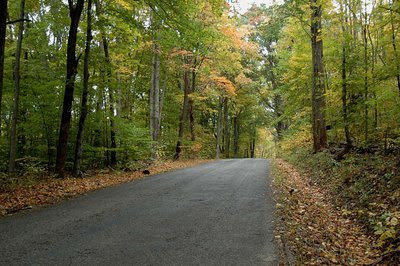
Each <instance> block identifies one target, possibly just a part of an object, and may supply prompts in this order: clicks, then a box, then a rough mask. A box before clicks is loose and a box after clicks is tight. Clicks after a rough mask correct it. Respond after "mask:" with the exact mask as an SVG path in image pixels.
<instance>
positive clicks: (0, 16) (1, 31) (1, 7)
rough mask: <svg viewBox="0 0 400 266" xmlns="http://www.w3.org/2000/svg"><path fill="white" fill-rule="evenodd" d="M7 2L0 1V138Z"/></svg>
mask: <svg viewBox="0 0 400 266" xmlns="http://www.w3.org/2000/svg"><path fill="white" fill-rule="evenodd" d="M7 3H8V1H7V0H0V137H1V118H2V116H1V106H2V105H1V103H2V101H3V83H4V82H3V80H4V57H5V56H4V53H5V45H6V31H7V25H6V23H7Z"/></svg>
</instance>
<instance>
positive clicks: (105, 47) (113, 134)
mask: <svg viewBox="0 0 400 266" xmlns="http://www.w3.org/2000/svg"><path fill="white" fill-rule="evenodd" d="M94 3H95V5H96V12H97V16H101V14H102V13H103V7H102V5H101V2H100V1H95V2H94ZM100 35H101V41H102V46H103V52H104V59H105V66H104V67H105V70H106V75H107V78H106V84H107V85H106V87H107V90H108V100H109V103H108V104H109V107H108V108H109V119H110V142H111V147H110V148H111V151H110V152H108V151H107V165H109V166H115V165H116V164H117V151H116V149H117V140H116V129H115V121H114V116H115V108H114V104H115V102H114V89H113V88H112V84H111V79H112V66H111V59H110V52H109V49H108V40H107V37H106V34H105V32H104V29H103V28H100ZM104 102H105V103H106V102H107V101H106V99H104ZM105 106H106V105H105ZM106 131H107V130H106ZM107 135H108V133H107V132H106V143H107V147H108V136H107ZM108 154H110V158H108Z"/></svg>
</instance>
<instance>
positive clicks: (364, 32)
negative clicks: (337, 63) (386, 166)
mask: <svg viewBox="0 0 400 266" xmlns="http://www.w3.org/2000/svg"><path fill="white" fill-rule="evenodd" d="M365 8H366V7H365ZM363 43H364V135H365V143H366V144H367V143H368V93H369V92H368V89H369V88H368V86H369V84H368V41H367V11H365V13H364V27H363Z"/></svg>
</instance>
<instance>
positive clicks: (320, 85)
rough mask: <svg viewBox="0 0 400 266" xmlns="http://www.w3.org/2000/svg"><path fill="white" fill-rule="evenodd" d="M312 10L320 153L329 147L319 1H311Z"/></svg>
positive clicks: (316, 132)
mask: <svg viewBox="0 0 400 266" xmlns="http://www.w3.org/2000/svg"><path fill="white" fill-rule="evenodd" d="M310 8H311V50H312V68H313V75H312V85H311V92H312V130H313V140H314V151H315V152H318V151H321V150H322V149H324V148H326V146H327V134H326V125H325V108H326V102H325V79H324V75H325V69H324V62H323V42H322V37H321V31H322V23H321V20H322V5H321V3H319V0H310Z"/></svg>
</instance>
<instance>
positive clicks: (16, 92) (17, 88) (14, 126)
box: [8, 0, 25, 173]
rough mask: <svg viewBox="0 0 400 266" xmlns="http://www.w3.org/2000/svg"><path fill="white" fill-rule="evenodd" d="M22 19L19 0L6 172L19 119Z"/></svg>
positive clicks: (10, 168) (12, 158) (13, 152)
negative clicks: (12, 105)
mask: <svg viewBox="0 0 400 266" xmlns="http://www.w3.org/2000/svg"><path fill="white" fill-rule="evenodd" d="M24 18H25V0H21V4H20V9H19V19H20V20H21V21H20V22H19V23H18V24H19V26H18V39H17V48H16V51H15V65H14V108H13V116H12V121H11V138H10V161H9V163H8V172H10V173H12V172H14V171H15V158H16V156H17V139H18V137H17V123H18V117H19V95H20V80H21V76H20V66H21V52H22V39H23V37H24Z"/></svg>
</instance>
